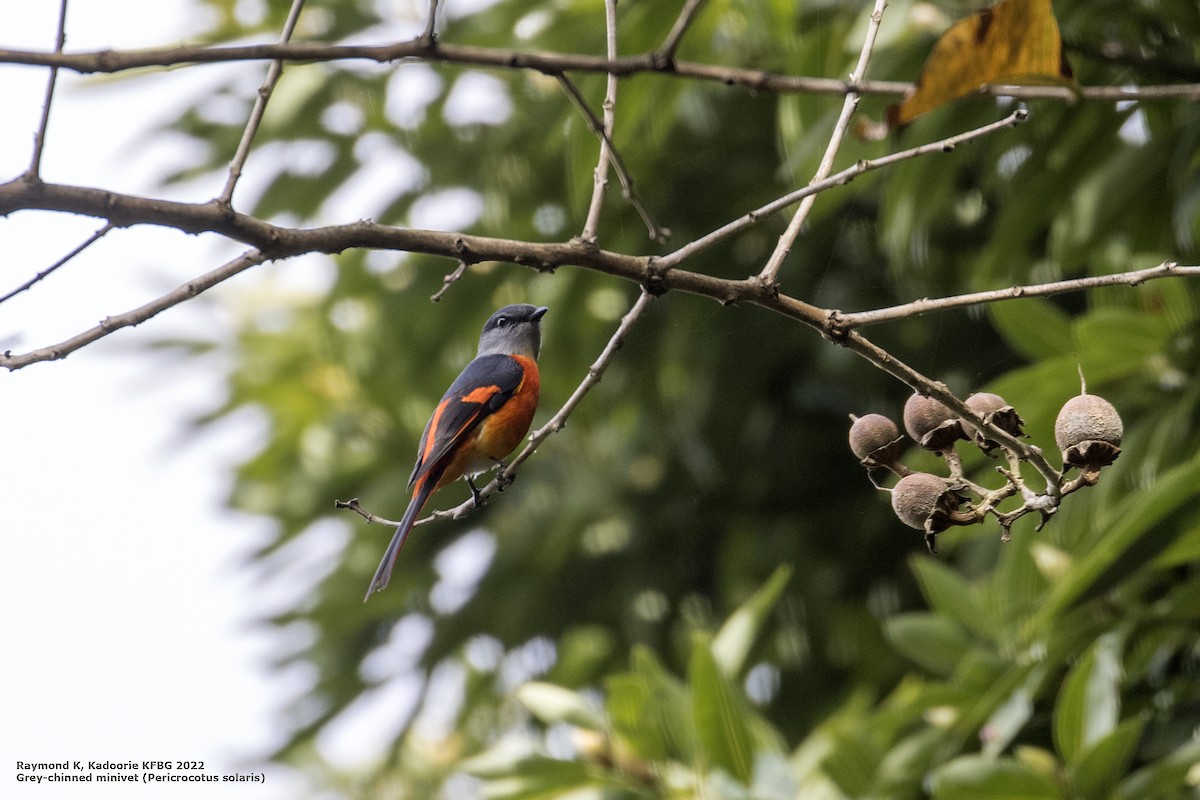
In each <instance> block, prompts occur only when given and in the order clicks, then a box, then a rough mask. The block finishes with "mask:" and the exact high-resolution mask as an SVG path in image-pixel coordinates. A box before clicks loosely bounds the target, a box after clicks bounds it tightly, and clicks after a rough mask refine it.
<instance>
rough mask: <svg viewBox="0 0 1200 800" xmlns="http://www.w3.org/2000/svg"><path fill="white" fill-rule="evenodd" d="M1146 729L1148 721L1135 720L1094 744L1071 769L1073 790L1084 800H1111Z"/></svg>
mask: <svg viewBox="0 0 1200 800" xmlns="http://www.w3.org/2000/svg"><path fill="white" fill-rule="evenodd" d="M1145 727H1146V719H1145V718H1144V717H1140V716H1139V717H1131V718H1129V719H1127V720H1125V721H1124V722H1122V723H1121V724H1120V725H1118V726H1117V727H1116V728H1115V729H1114V730H1113V731H1111V732H1110V733H1109V734H1108V735H1107V736H1104V737H1103V738H1101V739H1099V740H1097V741H1096V742H1094V743H1093V744H1092V745H1091V746H1090V747H1088V748H1087V750H1086V751H1085V752H1084V753H1083V754H1082V756H1081V757H1080V758H1079V759H1078V760H1077V761H1076V762H1075V764H1074V765H1072V766H1071V788H1072V789H1073V790H1074V792H1075V794H1076V795H1078V796H1080V797H1107V796H1108V795H1109V794H1110V793H1111V792H1112V790H1113V789H1114V788H1115V787H1116V785H1117V781H1119V780H1120V779H1121V776H1122V775H1124V774H1125V771H1126V770H1127V769H1129V762H1130V761H1131V760H1132V759H1133V754H1134V752H1135V751H1136V750H1137V746H1138V742H1140V741H1141V738H1142V731H1143V729H1144V728H1145Z"/></svg>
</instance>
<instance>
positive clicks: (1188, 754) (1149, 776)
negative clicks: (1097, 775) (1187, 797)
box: [1113, 736, 1200, 800]
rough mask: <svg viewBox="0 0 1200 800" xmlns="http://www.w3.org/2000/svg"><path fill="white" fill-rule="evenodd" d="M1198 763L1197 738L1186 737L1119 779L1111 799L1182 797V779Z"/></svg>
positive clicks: (1150, 799)
mask: <svg viewBox="0 0 1200 800" xmlns="http://www.w3.org/2000/svg"><path fill="white" fill-rule="evenodd" d="M1198 763H1200V739H1197V738H1196V737H1194V736H1193V737H1192V738H1190V739H1189V740H1188V741H1186V742H1185V743H1184V744H1182V745H1180V746H1179V747H1178V748H1177V749H1176V750H1175V751H1174V752H1172V753H1170V754H1169V755H1166V756H1164V757H1163V758H1160V759H1158V760H1157V761H1155V762H1153V763H1151V764H1148V765H1146V766H1145V767H1142V768H1141V769H1139V770H1138V771H1137V772H1135V773H1133V774H1132V775H1130V776H1129V777H1128V778H1126V779H1125V780H1123V781H1121V785H1120V786H1118V787H1117V791H1116V792H1115V793H1114V794H1113V798H1114V800H1153V798H1156V797H1183V796H1184V795H1183V794H1182V791H1183V790H1184V781H1185V780H1186V779H1187V778H1188V776H1189V775H1191V774H1192V773H1193V771H1194V770H1195V769H1196V764H1198Z"/></svg>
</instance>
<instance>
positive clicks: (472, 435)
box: [363, 303, 549, 603]
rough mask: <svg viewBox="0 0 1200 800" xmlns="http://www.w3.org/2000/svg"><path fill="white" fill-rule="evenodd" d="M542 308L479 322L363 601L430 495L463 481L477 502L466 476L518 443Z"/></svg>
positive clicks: (532, 399)
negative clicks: (472, 348)
mask: <svg viewBox="0 0 1200 800" xmlns="http://www.w3.org/2000/svg"><path fill="white" fill-rule="evenodd" d="M548 310H549V309H547V308H546V307H545V306H534V305H530V304H528V303H517V304H514V305H507V306H504V307H503V308H501V309H499V310H498V311H496V312H495V313H494V314H492V315H491V316H490V317H489V318H488V321H487V322H486V323H484V326H483V331H482V332H481V333H480V334H479V349H478V351H477V352H476V354H475V358H474V359H473V360H472V361H471V363H469V364H467V366H466V367H464V368H463V371H462V372H461V373H459V376H458V377H457V378H455V379H454V382H453V383H451V384H450V388H449V389H447V390H446V393H445V394H444V395H442V399H441V400H440V401H439V402H438V404H437V407H436V408H435V409H434V410H433V415H432V416H430V418H429V422H428V423H426V425H425V432H424V433H423V434H421V443H420V445H418V447H417V461H416V464H415V465H414V466H413V471H412V476H411V477H409V479H408V486H409V489H411V490H412V500H411V501H409V504H408V508H407V509H406V510H405V512H404V516H403V517H401V518H400V524H399V525H398V526H396V532H395V533H394V534H393V535H392V540H391V542H390V543H389V544H388V546H387V550H385V551H384V553H383V559H382V560H381V561H380V562H379V568H378V569H376V570H375V577H373V578H372V579H371V585H370V586H369V587H368V588H367V594H366V597H364V598H363V602H364V603H365V602H366V601H367V600H370V599H371V595H372V594H374V593H375V592H378V591H382V590H383V589H384V588H385V587H386V586H387V585H388V581H389V579H390V578H391V575H392V570H393V569H394V568H395V566H396V557H397V556H398V555H399V554H400V548H402V547H404V541H405V539H407V538H408V534H409V532H410V531H411V530H412V527H413V524H414V523H415V522H416V520H417V515H418V514H420V513H421V509H422V508H424V507H425V503H426V502H427V501H428V500H429V497H430V496H431V495H432V494H433V493H434V492H436V491H437V490H438V489H441V488H442V487H443V486H446V485H447V484H450V483H453V482H454V481H456V480H458V479H459V478H462V477H465V478H466V480H467V484H468V485H469V486H470V487H471V495H472V496H473V497H474V498H475V503H476V504H477V505H478V504H479V502H480V498H479V490H478V489H477V488H476V487H475V483H474V481H473V480H472V478H473V477H474V476H475V475H478V474H479V473H481V472H484V471H486V470H487V469H490V468H492V467H495V466H500V467H503V466H504V462H503V460H502V459H504V458H505V457H507V456H508V455H509V454H510V453H511V452H512V451H513V450H515V449H516V447H517V445H518V444H520V442H521V440H522V439H524V438H525V434H526V433H527V432H528V431H529V426H530V423H532V422H533V414H534V412H535V411H536V410H537V404H538V395H539V394H540V392H541V376H540V374H539V373H538V366H537V359H538V355H539V354H540V352H541V345H542V331H541V320H542V317H543V316H545V314H546V312H547V311H548Z"/></svg>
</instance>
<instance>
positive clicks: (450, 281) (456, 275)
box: [429, 261, 470, 303]
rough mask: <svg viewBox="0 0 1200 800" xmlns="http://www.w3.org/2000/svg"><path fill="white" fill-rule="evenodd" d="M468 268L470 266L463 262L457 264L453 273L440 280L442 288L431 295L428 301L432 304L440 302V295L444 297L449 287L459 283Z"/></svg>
mask: <svg viewBox="0 0 1200 800" xmlns="http://www.w3.org/2000/svg"><path fill="white" fill-rule="evenodd" d="M468 266H470V265H469V264H467V262H465V261H460V262H458V266H457V267H455V268H454V271H453V272H451V273H449V274H447V275H446V277H444V278H442V288H440V289H438V290H437V291H436V292H434V293H433V294H431V295H430V296H429V299H430V300H431V301H432V302H434V303H439V302H441V300H442V295H444V294H445V293H446V291H447V290H448V289H449V288H450V287H451V286H453V285H454V284H456V283H458V282H459V281H461V280H462V277H463V275H466V274H467V267H468Z"/></svg>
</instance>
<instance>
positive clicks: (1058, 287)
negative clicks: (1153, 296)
mask: <svg viewBox="0 0 1200 800" xmlns="http://www.w3.org/2000/svg"><path fill="white" fill-rule="evenodd" d="M1185 275H1195V276H1200V266H1192V267H1181V266H1179V265H1177V264H1176V263H1175V262H1174V261H1164V262H1162V263H1161V264H1159V265H1158V266H1156V267H1148V268H1147V269H1135V270H1131V271H1129V272H1115V273H1112V274H1110V275H1093V276H1091V277H1088V278H1073V279H1070V280H1063V281H1053V282H1051V283H1039V284H1036V285H1032V286H1012V287H1009V288H1007V289H995V290H993V291H989V292H972V293H970V294H960V295H954V296H952V297H940V298H937V299H933V300H931V299H929V298H925V299H921V300H914V301H913V302H911V303H904V304H902V305H898V306H889V307H888V308H879V309H875V310H873V311H860V312H857V313H850V314H846V313H843V312H841V311H835V312H833V316H834V319H833V324H834V325H835V326H836V328H837V329H838V330H852V329H854V328H861V327H864V326H867V325H878V324H879V323H881V322H891V321H893V320H897V319H908V318H910V317H916V316H920V315H921V314H928V313H930V312H931V311H948V310H950V309H952V308H962V307H964V306H978V305H983V304H984V303H997V302H1000V301H1001V300H1019V299H1020V298H1022V297H1046V296H1049V295H1054V294H1063V293H1064V292H1079V291H1083V290H1085V289H1096V288H1099V287H1101V286H1137V285H1139V284H1142V283H1145V282H1146V281H1152V280H1155V279H1156V278H1169V277H1177V276H1185Z"/></svg>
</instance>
